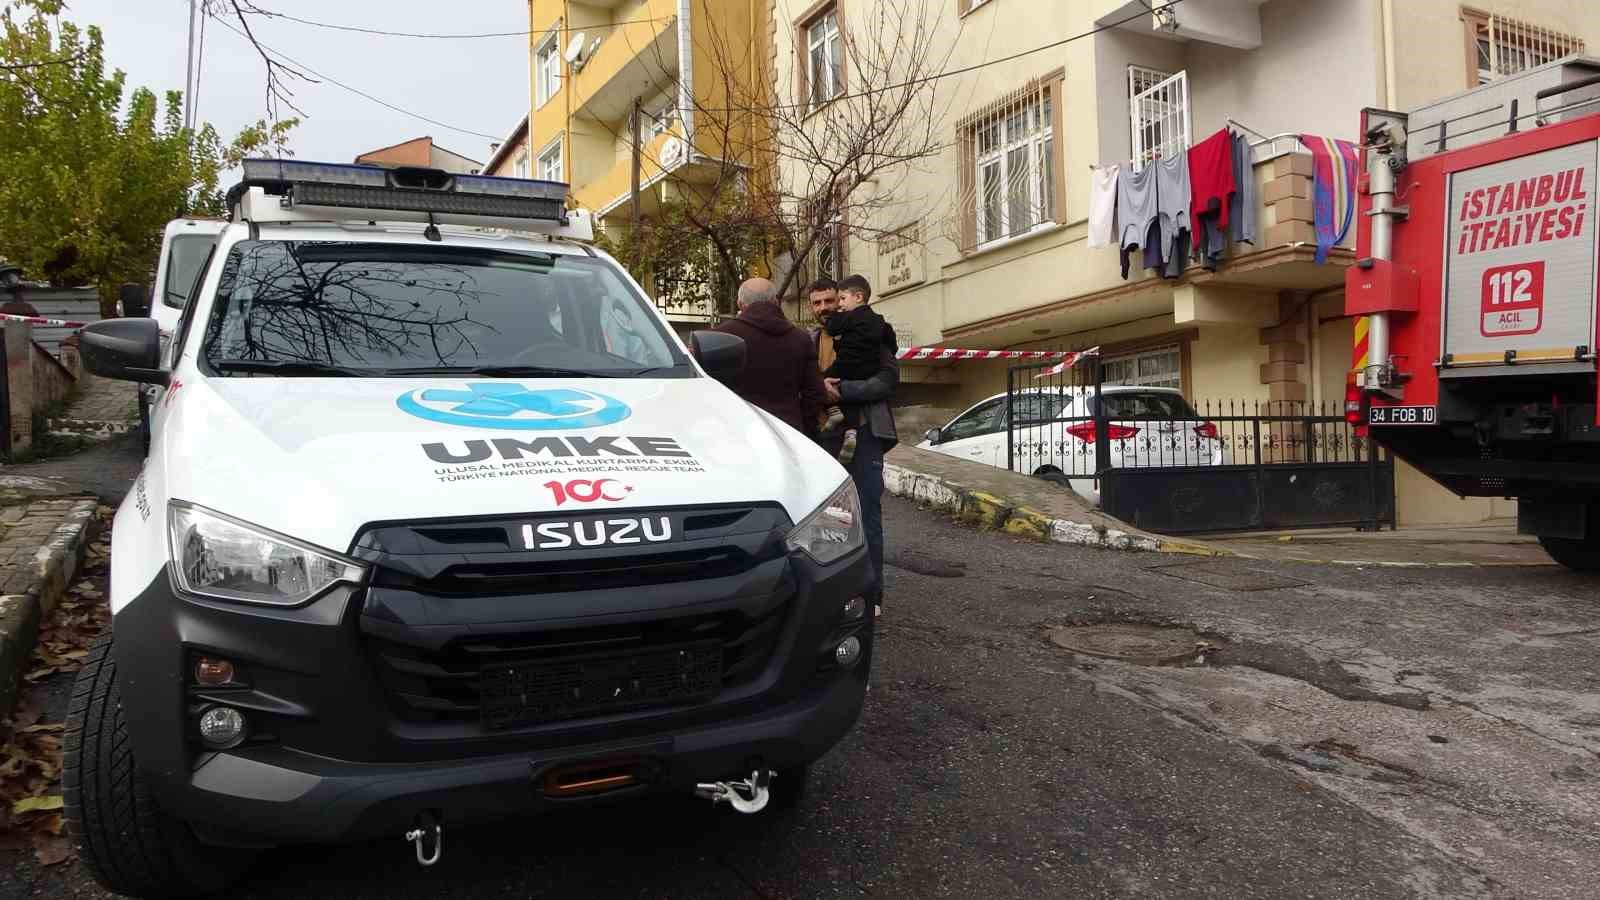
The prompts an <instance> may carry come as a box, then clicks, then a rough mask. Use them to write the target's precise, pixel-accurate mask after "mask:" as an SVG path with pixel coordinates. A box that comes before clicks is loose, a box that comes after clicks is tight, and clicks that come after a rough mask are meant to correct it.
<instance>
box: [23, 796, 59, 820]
mask: <svg viewBox="0 0 1600 900" xmlns="http://www.w3.org/2000/svg"><path fill="white" fill-rule="evenodd" d="M63 805H64V803H63V801H62V799H61V795H60V794H51V795H50V796H48V797H24V798H22V799H21V800H18V801H17V802H15V803H13V804H11V814H12V815H13V816H20V815H25V814H27V813H31V812H50V811H52V810H57V809H60V808H61V807H62V806H63Z"/></svg>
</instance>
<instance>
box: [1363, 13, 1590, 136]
mask: <svg viewBox="0 0 1600 900" xmlns="http://www.w3.org/2000/svg"><path fill="white" fill-rule="evenodd" d="M1379 2H1380V3H1381V4H1382V5H1383V6H1384V7H1387V8H1388V9H1389V10H1390V11H1391V13H1392V18H1391V20H1390V23H1391V24H1390V27H1389V28H1388V29H1387V33H1386V34H1385V35H1384V37H1386V38H1387V40H1388V42H1389V43H1388V52H1387V53H1386V54H1385V60H1384V61H1385V70H1386V72H1387V78H1386V81H1387V84H1388V88H1389V96H1388V99H1387V103H1386V105H1387V106H1388V107H1389V108H1391V109H1402V110H1404V109H1411V108H1413V107H1415V106H1418V105H1420V104H1422V103H1426V102H1429V101H1432V100H1437V99H1440V98H1443V97H1448V96H1451V95H1452V94H1458V93H1460V92H1462V91H1464V90H1466V89H1468V88H1469V87H1473V86H1475V85H1476V82H1471V81H1469V80H1468V78H1469V76H1468V72H1467V62H1466V49H1465V48H1466V25H1465V23H1464V22H1463V20H1462V18H1461V8H1462V7H1463V6H1468V7H1472V8H1475V9H1479V10H1482V11H1483V12H1486V13H1491V14H1496V15H1504V16H1509V17H1512V18H1515V19H1519V20H1521V21H1524V22H1527V23H1529V24H1532V25H1538V26H1541V27H1544V28H1549V29H1552V30H1555V31H1559V32H1562V33H1564V34H1569V35H1573V36H1576V37H1580V38H1582V39H1583V40H1584V41H1585V42H1586V43H1587V44H1588V53H1589V55H1591V56H1593V55H1597V54H1600V4H1597V3H1595V0H1470V2H1465V3H1457V2H1452V0H1379Z"/></svg>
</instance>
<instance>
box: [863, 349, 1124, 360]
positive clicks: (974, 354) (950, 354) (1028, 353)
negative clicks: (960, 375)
mask: <svg viewBox="0 0 1600 900" xmlns="http://www.w3.org/2000/svg"><path fill="white" fill-rule="evenodd" d="M1095 349H1096V350H1098V349H1099V348H1098V347H1096V348H1095ZM1083 352H1087V351H1083ZM1078 355H1079V351H1067V350H957V349H956V348H954V347H907V348H906V349H904V350H901V351H900V352H899V353H897V354H895V359H1069V358H1071V359H1076V358H1077V357H1078Z"/></svg>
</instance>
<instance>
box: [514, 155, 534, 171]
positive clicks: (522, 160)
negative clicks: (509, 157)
mask: <svg viewBox="0 0 1600 900" xmlns="http://www.w3.org/2000/svg"><path fill="white" fill-rule="evenodd" d="M512 173H513V174H515V175H516V177H518V178H527V177H528V176H529V175H531V174H532V173H533V169H532V168H531V167H530V166H529V160H528V151H526V150H524V151H522V152H521V153H519V154H517V162H516V166H515V168H513V169H512Z"/></svg>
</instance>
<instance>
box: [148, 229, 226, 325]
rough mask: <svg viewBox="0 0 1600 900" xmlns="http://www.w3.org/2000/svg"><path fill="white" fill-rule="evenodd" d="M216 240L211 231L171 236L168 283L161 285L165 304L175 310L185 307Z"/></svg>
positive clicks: (162, 298) (162, 300)
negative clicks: (209, 232)
mask: <svg viewBox="0 0 1600 900" xmlns="http://www.w3.org/2000/svg"><path fill="white" fill-rule="evenodd" d="M216 242H217V238H216V236H215V235H210V234H180V235H178V236H177V237H175V238H173V239H172V246H171V248H170V250H169V252H168V258H167V283H166V284H164V285H162V286H161V302H162V303H165V304H166V305H168V306H170V307H172V308H173V309H183V308H184V306H186V305H187V304H188V303H189V295H190V293H191V292H193V291H194V288H195V281H196V280H197V279H198V278H199V275H200V267H201V266H202V265H204V264H205V261H206V257H207V256H208V255H209V254H210V253H211V247H212V245H214V244H215V243H216Z"/></svg>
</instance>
